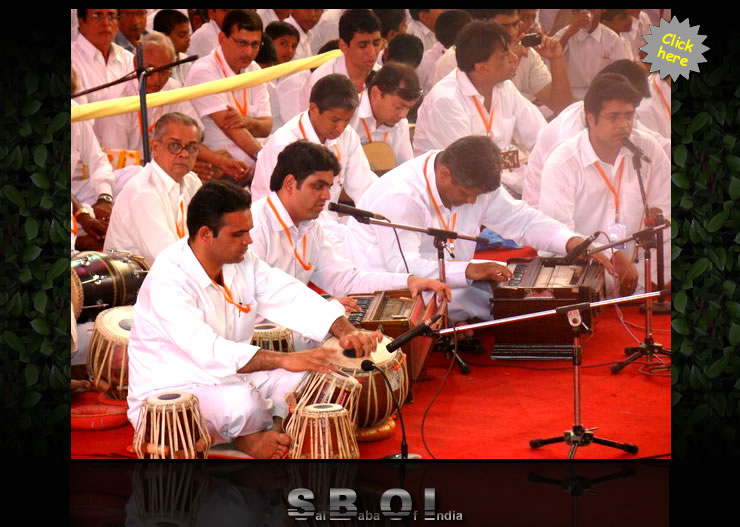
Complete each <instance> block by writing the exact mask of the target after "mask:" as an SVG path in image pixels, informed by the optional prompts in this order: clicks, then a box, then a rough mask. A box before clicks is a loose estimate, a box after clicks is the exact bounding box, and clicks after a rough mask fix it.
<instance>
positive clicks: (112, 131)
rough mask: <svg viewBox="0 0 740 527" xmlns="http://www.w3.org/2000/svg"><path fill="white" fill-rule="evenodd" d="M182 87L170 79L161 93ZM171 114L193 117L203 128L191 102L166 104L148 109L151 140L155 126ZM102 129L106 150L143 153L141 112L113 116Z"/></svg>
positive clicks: (102, 139) (101, 138)
mask: <svg viewBox="0 0 740 527" xmlns="http://www.w3.org/2000/svg"><path fill="white" fill-rule="evenodd" d="M181 87H182V86H181V85H180V83H178V82H177V81H176V80H175V79H173V78H172V77H170V78H169V79H168V80H167V83H166V84H165V85H164V86H163V87H162V90H161V91H166V90H175V89H177V88H181ZM170 112H180V113H183V114H185V115H187V116H189V117H192V118H193V119H195V121H196V122H198V123H199V125H200V126H201V127H202V123H201V121H200V118H199V117H198V114H197V113H196V112H195V110H194V109H193V106H192V105H191V104H190V101H182V102H177V103H173V104H165V105H164V106H154V107H151V108H150V107H147V128H148V129H149V139H150V140H151V138H152V135H153V134H154V125H155V124H156V123H157V121H158V120H159V119H160V117H162V116H163V115H164V114H166V113H170ZM102 128H103V129H102V131H101V135H100V144H101V145H103V147H104V148H111V149H120V150H139V151H142V149H143V143H142V132H141V123H140V121H139V112H128V113H122V114H118V115H114V116H111V117H110V119H109V120H108V122H106V123H105V125H104V126H103V127H102Z"/></svg>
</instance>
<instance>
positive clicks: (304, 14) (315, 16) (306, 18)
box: [285, 9, 324, 59]
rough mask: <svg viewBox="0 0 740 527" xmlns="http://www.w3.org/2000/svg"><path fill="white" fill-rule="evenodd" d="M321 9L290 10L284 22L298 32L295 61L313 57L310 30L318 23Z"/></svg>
mask: <svg viewBox="0 0 740 527" xmlns="http://www.w3.org/2000/svg"><path fill="white" fill-rule="evenodd" d="M323 12H324V10H323V9H292V10H291V15H290V16H289V17H288V18H286V19H285V22H286V23H288V24H290V25H291V26H293V27H294V28H295V29H296V31H298V35H299V38H298V47H297V48H296V51H295V58H296V59H305V58H307V57H310V56H311V55H313V53H312V52H311V37H313V33H312V32H311V30H312V29H313V28H314V26H315V25H316V24H317V23H318V22H319V19H320V18H321V14H322V13H323Z"/></svg>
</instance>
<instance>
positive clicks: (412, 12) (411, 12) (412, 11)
mask: <svg viewBox="0 0 740 527" xmlns="http://www.w3.org/2000/svg"><path fill="white" fill-rule="evenodd" d="M422 11H424V12H427V11H429V9H409V15H411V18H413V19H414V20H419V13H421V12H422Z"/></svg>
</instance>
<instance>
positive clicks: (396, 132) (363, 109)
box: [349, 90, 414, 165]
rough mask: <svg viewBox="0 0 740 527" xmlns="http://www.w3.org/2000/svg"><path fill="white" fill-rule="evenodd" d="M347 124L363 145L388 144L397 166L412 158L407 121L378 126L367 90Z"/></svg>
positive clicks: (404, 119) (402, 120)
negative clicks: (389, 125) (394, 155)
mask: <svg viewBox="0 0 740 527" xmlns="http://www.w3.org/2000/svg"><path fill="white" fill-rule="evenodd" d="M349 124H350V126H351V127H352V128H354V129H355V131H356V132H357V135H358V136H359V137H360V142H361V143H362V144H363V145H365V144H368V143H372V142H374V141H379V142H382V143H388V145H389V146H390V147H391V148H392V149H393V153H395V154H396V163H397V164H399V165H400V164H401V163H405V162H406V161H408V160H409V159H411V158H412V157H414V156H413V152H412V151H411V136H410V135H409V120H408V119H406V118H403V119H401V120H400V121H398V122H397V123H396V124H394V125H393V126H391V127H388V126H386V125H384V124H381V125H380V126H378V122H377V121H376V120H375V117H374V116H373V109H372V106H371V105H370V92H369V90H365V91H363V92H362V97H360V106H359V107H358V108H357V111H356V112H355V115H354V116H353V117H352V120H351V121H350V123H349ZM366 127H367V128H366ZM368 131H369V132H370V138H368Z"/></svg>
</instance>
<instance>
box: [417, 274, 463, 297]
mask: <svg viewBox="0 0 740 527" xmlns="http://www.w3.org/2000/svg"><path fill="white" fill-rule="evenodd" d="M408 286H409V291H410V292H411V296H416V295H418V294H419V293H420V292H421V291H434V292H435V293H437V295H438V297H439V299H440V300H441V299H442V298H446V299H447V301H448V302H450V301H452V291H451V290H450V286H448V285H447V284H445V283H444V282H440V281H439V280H434V279H432V278H422V277H420V276H414V275H409V280H408Z"/></svg>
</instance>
